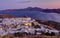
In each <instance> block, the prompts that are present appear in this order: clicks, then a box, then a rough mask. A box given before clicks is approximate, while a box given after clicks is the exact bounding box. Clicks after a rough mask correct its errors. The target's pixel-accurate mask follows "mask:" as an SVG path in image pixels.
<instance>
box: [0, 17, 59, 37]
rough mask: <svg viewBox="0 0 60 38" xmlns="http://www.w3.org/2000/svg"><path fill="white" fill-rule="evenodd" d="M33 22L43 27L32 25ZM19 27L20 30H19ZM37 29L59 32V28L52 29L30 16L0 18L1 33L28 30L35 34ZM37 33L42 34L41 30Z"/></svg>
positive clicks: (27, 31)
mask: <svg viewBox="0 0 60 38" xmlns="http://www.w3.org/2000/svg"><path fill="white" fill-rule="evenodd" d="M32 23H34V24H35V25H39V26H40V27H41V28H34V27H32ZM18 29H19V30H18ZM35 31H43V32H48V31H49V33H51V32H55V33H59V31H57V30H54V29H52V30H50V29H48V28H45V27H44V25H42V24H39V23H38V22H36V21H35V20H34V19H31V18H30V17H20V18H1V19H0V35H2V36H3V35H6V34H8V33H11V34H13V33H16V32H26V33H31V34H34V33H35ZM36 34H41V32H37V33H36Z"/></svg>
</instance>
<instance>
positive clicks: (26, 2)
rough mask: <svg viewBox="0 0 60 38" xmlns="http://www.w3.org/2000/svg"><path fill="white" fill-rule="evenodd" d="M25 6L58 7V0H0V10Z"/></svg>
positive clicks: (59, 1)
mask: <svg viewBox="0 0 60 38" xmlns="http://www.w3.org/2000/svg"><path fill="white" fill-rule="evenodd" d="M27 7H40V8H60V0H0V10H2V9H21V8H27Z"/></svg>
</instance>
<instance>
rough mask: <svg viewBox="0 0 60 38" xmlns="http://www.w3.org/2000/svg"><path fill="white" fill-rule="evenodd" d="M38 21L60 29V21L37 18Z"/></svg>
mask: <svg viewBox="0 0 60 38" xmlns="http://www.w3.org/2000/svg"><path fill="white" fill-rule="evenodd" d="M36 21H37V22H38V23H41V24H44V25H46V26H48V27H49V26H50V27H53V28H55V29H57V30H59V31H60V23H58V22H54V21H43V20H36Z"/></svg>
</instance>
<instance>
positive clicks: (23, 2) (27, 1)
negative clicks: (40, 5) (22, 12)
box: [18, 1, 32, 3]
mask: <svg viewBox="0 0 60 38" xmlns="http://www.w3.org/2000/svg"><path fill="white" fill-rule="evenodd" d="M30 2H32V1H20V2H18V3H30Z"/></svg>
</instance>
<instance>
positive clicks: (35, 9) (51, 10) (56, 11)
mask: <svg viewBox="0 0 60 38" xmlns="http://www.w3.org/2000/svg"><path fill="white" fill-rule="evenodd" d="M1 11H10V12H11V11H41V12H45V13H60V9H59V8H57V9H49V8H46V9H43V8H39V7H28V8H24V9H7V10H1Z"/></svg>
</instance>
